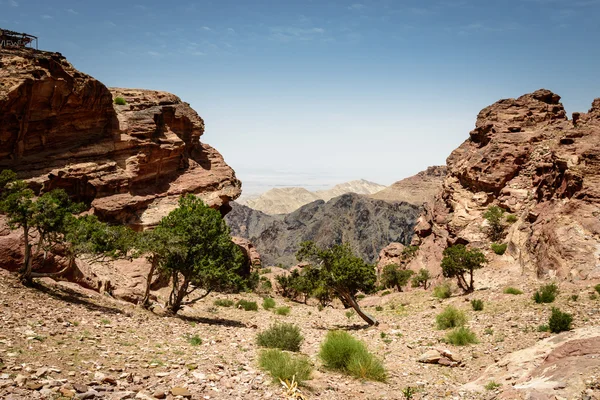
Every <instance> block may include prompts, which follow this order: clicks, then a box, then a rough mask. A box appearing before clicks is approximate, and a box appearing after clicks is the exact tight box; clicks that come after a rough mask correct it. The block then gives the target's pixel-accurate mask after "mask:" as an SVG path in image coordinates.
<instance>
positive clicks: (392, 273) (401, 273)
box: [381, 264, 414, 292]
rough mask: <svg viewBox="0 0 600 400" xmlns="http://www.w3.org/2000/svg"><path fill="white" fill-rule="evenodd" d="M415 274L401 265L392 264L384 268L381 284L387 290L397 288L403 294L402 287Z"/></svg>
mask: <svg viewBox="0 0 600 400" xmlns="http://www.w3.org/2000/svg"><path fill="white" fill-rule="evenodd" d="M413 274H414V271H412V270H410V269H402V268H401V267H400V266H399V265H396V264H390V265H386V266H385V267H383V273H382V274H381V282H382V284H383V286H385V287H386V288H393V287H396V288H397V289H398V291H399V292H401V291H402V286H405V285H406V284H407V283H408V280H409V279H410V277H411V276H412V275H413Z"/></svg>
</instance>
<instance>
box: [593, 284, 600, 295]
mask: <svg viewBox="0 0 600 400" xmlns="http://www.w3.org/2000/svg"><path fill="white" fill-rule="evenodd" d="M594 290H595V291H596V293H598V294H600V283H599V284H597V285H596V286H594Z"/></svg>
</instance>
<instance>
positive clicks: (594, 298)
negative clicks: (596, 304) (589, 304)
mask: <svg viewBox="0 0 600 400" xmlns="http://www.w3.org/2000/svg"><path fill="white" fill-rule="evenodd" d="M590 300H598V295H597V294H596V293H590Z"/></svg>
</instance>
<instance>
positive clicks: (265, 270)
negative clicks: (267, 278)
mask: <svg viewBox="0 0 600 400" xmlns="http://www.w3.org/2000/svg"><path fill="white" fill-rule="evenodd" d="M258 273H259V274H260V275H264V274H270V273H271V268H261V269H260V270H259V271H258Z"/></svg>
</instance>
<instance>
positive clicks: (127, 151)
mask: <svg viewBox="0 0 600 400" xmlns="http://www.w3.org/2000/svg"><path fill="white" fill-rule="evenodd" d="M0 67H1V68H0V168H10V169H13V170H15V171H16V172H17V173H18V174H19V176H20V177H21V178H24V179H28V180H30V182H31V184H32V186H34V187H35V189H37V190H39V191H47V190H51V189H54V188H63V189H65V190H66V191H67V192H69V193H70V194H71V195H72V196H73V197H75V198H76V199H78V200H81V201H86V202H89V203H91V205H92V206H93V207H94V209H95V212H96V213H97V214H98V215H99V216H101V217H102V218H103V219H105V220H112V221H115V222H117V221H118V222H123V223H127V224H129V225H132V226H138V227H140V228H141V227H144V226H149V225H153V224H156V223H157V222H158V221H159V220H160V218H161V217H162V216H164V215H166V214H167V213H168V212H169V211H171V210H172V209H173V208H174V207H175V205H176V202H177V198H178V197H179V196H180V195H181V194H184V193H195V194H198V195H199V196H200V197H201V198H202V199H203V200H205V201H206V202H207V203H208V204H210V205H211V206H213V207H215V208H218V209H220V210H221V211H222V212H223V214H225V213H226V212H227V211H228V210H229V201H231V200H233V199H235V198H237V197H238V196H239V195H240V193H241V184H240V182H239V180H238V179H236V176H235V173H234V171H233V170H232V169H231V168H230V167H229V166H228V165H227V164H226V163H225V162H224V160H223V157H221V155H220V154H219V153H218V152H217V151H216V150H215V149H213V148H212V147H210V146H209V145H207V144H205V143H201V142H200V136H201V135H202V134H203V133H204V121H203V120H202V118H200V117H199V116H198V114H197V113H196V112H195V111H194V110H192V109H191V108H190V106H189V104H187V103H184V102H182V101H181V100H180V99H179V98H178V97H177V96H174V95H172V94H169V93H165V92H158V91H151V90H132V89H117V88H114V89H108V88H106V87H105V86H104V85H103V84H102V83H101V82H99V81H97V80H96V79H94V78H92V77H90V76H88V75H85V74H83V73H81V72H79V71H77V70H76V69H75V68H73V66H71V65H70V64H69V63H68V62H67V60H66V59H65V58H64V57H62V56H61V55H60V54H57V53H45V52H34V51H31V50H0ZM116 97H123V98H124V99H125V100H126V102H127V104H126V105H114V104H113V98H116Z"/></svg>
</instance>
